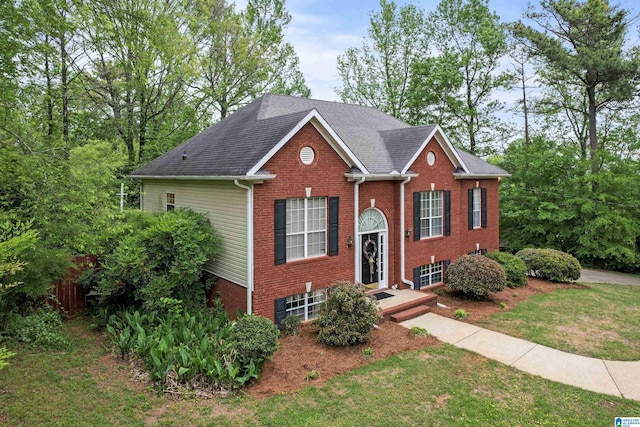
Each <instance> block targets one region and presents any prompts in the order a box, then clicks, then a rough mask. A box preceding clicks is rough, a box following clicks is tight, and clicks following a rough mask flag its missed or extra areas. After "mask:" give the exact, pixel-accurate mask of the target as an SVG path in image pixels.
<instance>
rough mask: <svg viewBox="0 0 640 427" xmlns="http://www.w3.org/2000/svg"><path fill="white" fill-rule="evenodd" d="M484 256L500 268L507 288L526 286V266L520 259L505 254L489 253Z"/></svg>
mask: <svg viewBox="0 0 640 427" xmlns="http://www.w3.org/2000/svg"><path fill="white" fill-rule="evenodd" d="M485 256H486V257H487V258H489V259H492V260H494V261H496V262H497V263H498V264H500V265H501V266H502V268H503V269H504V273H505V274H506V275H507V286H508V287H510V288H519V287H521V286H524V285H526V284H527V266H526V265H525V263H524V261H522V259H520V258H518V257H517V256H515V255H511V254H509V253H506V252H489V253H488V254H487V255H485Z"/></svg>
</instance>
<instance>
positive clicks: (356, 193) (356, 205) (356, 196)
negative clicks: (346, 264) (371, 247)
mask: <svg viewBox="0 0 640 427" xmlns="http://www.w3.org/2000/svg"><path fill="white" fill-rule="evenodd" d="M363 182H364V176H363V177H362V178H360V179H359V180H358V181H354V182H353V183H354V184H355V185H354V187H353V230H354V234H355V235H354V236H353V240H355V242H356V243H355V245H356V247H358V243H357V242H358V217H359V212H360V184H362V183H363ZM359 255H360V251H357V250H354V251H353V269H354V270H355V271H354V273H355V277H354V279H355V280H356V281H357V279H358V256H359Z"/></svg>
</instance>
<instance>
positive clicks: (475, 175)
mask: <svg viewBox="0 0 640 427" xmlns="http://www.w3.org/2000/svg"><path fill="white" fill-rule="evenodd" d="M508 176H511V174H509V173H493V174H482V173H454V174H453V177H454V178H455V179H494V178H498V179H500V178H505V177H508Z"/></svg>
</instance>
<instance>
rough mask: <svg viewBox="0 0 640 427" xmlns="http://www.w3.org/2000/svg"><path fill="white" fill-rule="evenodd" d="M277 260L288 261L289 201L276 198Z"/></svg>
mask: <svg viewBox="0 0 640 427" xmlns="http://www.w3.org/2000/svg"><path fill="white" fill-rule="evenodd" d="M274 240H275V262H276V265H278V264H284V263H285V262H287V201H286V200H285V199H281V200H276V204H275V239H274Z"/></svg>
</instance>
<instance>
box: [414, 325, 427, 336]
mask: <svg viewBox="0 0 640 427" xmlns="http://www.w3.org/2000/svg"><path fill="white" fill-rule="evenodd" d="M409 334H411V335H413V336H414V337H426V336H428V335H429V331H427V330H426V329H425V328H421V327H420V326H412V327H411V329H409Z"/></svg>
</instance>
